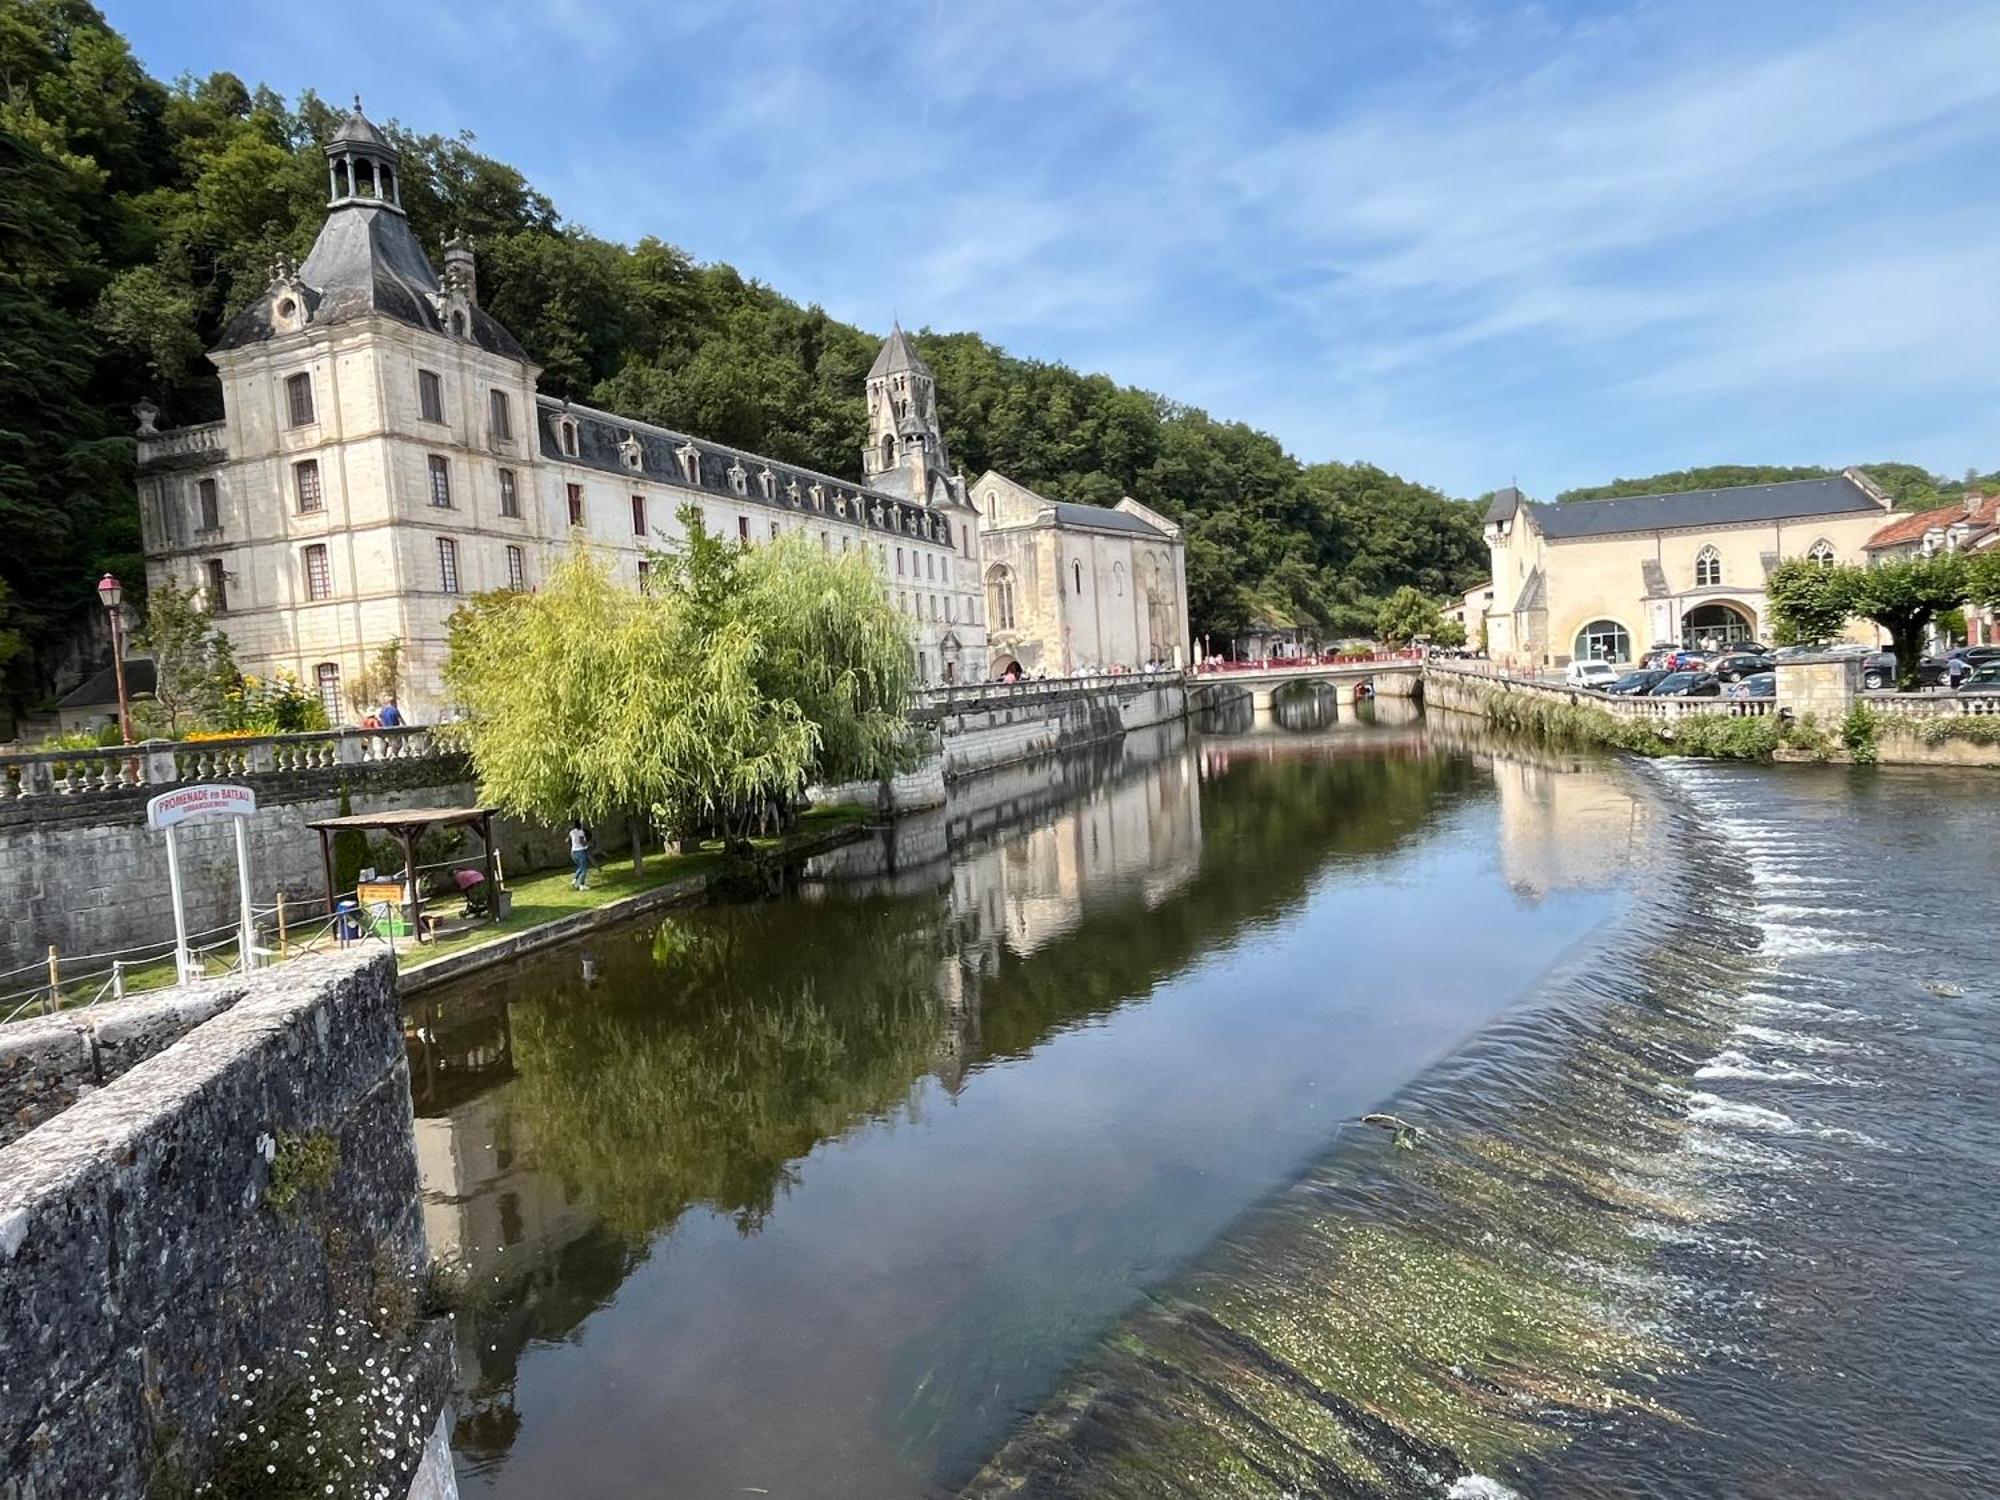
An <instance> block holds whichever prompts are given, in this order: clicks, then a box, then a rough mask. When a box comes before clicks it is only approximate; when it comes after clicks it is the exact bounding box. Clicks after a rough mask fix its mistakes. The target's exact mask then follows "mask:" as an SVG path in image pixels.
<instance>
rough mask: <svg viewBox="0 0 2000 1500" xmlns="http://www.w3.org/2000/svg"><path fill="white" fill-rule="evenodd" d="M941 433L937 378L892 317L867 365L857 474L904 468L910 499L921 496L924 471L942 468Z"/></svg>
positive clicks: (873, 478)
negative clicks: (864, 439) (864, 431)
mask: <svg viewBox="0 0 2000 1500" xmlns="http://www.w3.org/2000/svg"><path fill="white" fill-rule="evenodd" d="M948 469H949V465H948V464H947V462H946V460H945V452H944V433H943V431H942V430H941V429H940V428H939V426H938V415H937V380H936V378H935V377H934V376H933V375H932V374H931V367H930V366H929V365H927V364H925V363H924V362H923V359H922V358H921V357H920V356H919V355H918V354H917V351H916V349H915V348H914V347H913V346H912V345H911V343H910V336H909V335H908V334H907V333H905V332H903V325H902V324H901V323H898V324H896V325H895V327H894V328H893V329H891V330H890V333H889V337H888V338H887V339H886V340H885V341H884V342H883V344H882V352H881V353H880V354H878V355H876V356H875V363H874V365H873V366H871V367H870V369H869V371H868V445H867V447H865V448H864V449H863V450H862V453H861V473H862V477H863V478H865V479H867V480H868V481H869V482H870V483H875V482H877V481H879V480H880V479H881V477H882V476H884V475H887V474H892V473H895V472H896V471H897V470H906V471H908V472H909V473H910V474H911V478H912V483H911V486H910V489H909V493H910V496H911V498H912V499H919V500H922V499H925V498H926V497H927V496H928V494H929V490H930V483H929V480H930V476H931V475H933V474H938V475H941V474H944V473H946V472H947V471H948Z"/></svg>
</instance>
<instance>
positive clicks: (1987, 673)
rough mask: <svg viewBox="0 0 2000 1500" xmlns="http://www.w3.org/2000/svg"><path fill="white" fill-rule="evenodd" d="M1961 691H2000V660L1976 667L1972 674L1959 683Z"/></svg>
mask: <svg viewBox="0 0 2000 1500" xmlns="http://www.w3.org/2000/svg"><path fill="white" fill-rule="evenodd" d="M1958 690H1959V691H1960V692H1961V693H2000V661H1989V662H1987V663H1986V665H1984V666H1982V667H1974V668H1973V669H1972V675H1971V676H1969V677H1967V678H1966V679H1965V681H1963V682H1961V683H1960V684H1959V685H1958Z"/></svg>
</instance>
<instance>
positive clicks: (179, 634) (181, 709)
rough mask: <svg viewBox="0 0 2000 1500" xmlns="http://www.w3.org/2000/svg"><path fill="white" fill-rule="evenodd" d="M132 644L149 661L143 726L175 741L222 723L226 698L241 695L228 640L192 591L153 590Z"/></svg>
mask: <svg viewBox="0 0 2000 1500" xmlns="http://www.w3.org/2000/svg"><path fill="white" fill-rule="evenodd" d="M133 644H135V645H136V646H138V648H139V649H140V650H141V651H142V652H144V653H145V654H146V655H147V656H150V657H152V659H153V683H154V686H153V701H152V704H151V706H150V707H149V708H142V709H141V714H142V717H143V718H144V719H145V720H147V721H148V728H157V729H162V730H164V731H166V733H167V735H168V736H169V737H170V738H177V737H178V736H180V735H181V734H184V733H186V732H187V731H188V730H190V729H195V728H199V727H200V726H202V725H204V724H221V723H222V722H223V721H224V720H225V718H226V716H227V712H228V710H227V707H226V704H227V700H228V698H229V696H230V695H231V694H232V693H235V694H240V692H241V682H242V674H241V673H239V672H238V671H237V670H236V656H235V653H234V651H233V649H232V648H231V646H230V644H229V637H228V636H226V635H224V634H223V633H222V632H221V631H220V630H218V629H216V627H215V622H214V621H213V620H211V619H210V618H209V616H208V612H207V611H206V610H205V609H204V608H203V607H202V602H201V596H200V595H199V594H198V593H197V592H196V591H195V590H193V589H180V588H176V587H175V586H174V585H173V584H171V583H163V584H161V585H160V586H159V587H158V588H156V589H154V590H153V591H152V593H151V594H150V595H149V596H148V597H147V600H146V622H145V624H144V625H143V626H141V627H140V628H139V629H138V630H137V631H136V632H134V634H133Z"/></svg>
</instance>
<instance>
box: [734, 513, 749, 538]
mask: <svg viewBox="0 0 2000 1500" xmlns="http://www.w3.org/2000/svg"><path fill="white" fill-rule="evenodd" d="M736 540H737V541H739V542H747V541H749V540H750V518H749V517H748V516H738V517H737V518H736Z"/></svg>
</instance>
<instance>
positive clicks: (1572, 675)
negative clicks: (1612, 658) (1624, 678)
mask: <svg viewBox="0 0 2000 1500" xmlns="http://www.w3.org/2000/svg"><path fill="white" fill-rule="evenodd" d="M1617 680H1618V669H1617V668H1616V667H1614V666H1612V665H1611V663H1610V662H1608V661H1573V662H1571V663H1570V664H1569V665H1568V666H1567V667H1565V668H1563V681H1564V682H1565V683H1566V684H1568V685H1569V686H1570V687H1587V688H1608V687H1610V686H1611V684H1612V683H1614V682H1616V681H1617Z"/></svg>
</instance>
